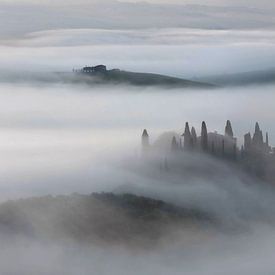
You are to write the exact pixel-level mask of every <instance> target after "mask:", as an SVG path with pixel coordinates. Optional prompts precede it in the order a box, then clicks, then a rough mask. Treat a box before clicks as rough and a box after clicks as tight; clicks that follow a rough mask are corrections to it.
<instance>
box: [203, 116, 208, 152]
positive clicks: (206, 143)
mask: <svg viewBox="0 0 275 275" xmlns="http://www.w3.org/2000/svg"><path fill="white" fill-rule="evenodd" d="M201 149H202V150H203V151H207V150H208V133H207V127H206V123H205V122H204V121H203V122H202V126H201Z"/></svg>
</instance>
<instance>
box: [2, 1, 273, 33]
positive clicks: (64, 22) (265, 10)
mask: <svg viewBox="0 0 275 275" xmlns="http://www.w3.org/2000/svg"><path fill="white" fill-rule="evenodd" d="M274 9H275V4H274V1H267V0H264V1H260V2H259V1H254V0H250V1H247V0H243V1H234V0H233V1H197V0H186V1H179V0H174V1H165V0H162V1H157V0H152V1H142V2H136V1H129V0H128V1H115V0H103V1H98V0H89V1H88V0H81V1H77V2H75V1H71V0H68V1H61V0H59V1H50V0H42V1H34V0H23V1H22V0H20V1H19V0H2V1H0V10H1V17H0V25H1V26H5V28H1V30H0V38H1V37H2V38H7V37H18V36H23V35H26V34H27V33H30V32H34V31H41V30H51V29H64V28H65V29H70V28H74V29H75V28H100V29H137V28H138V29H144V28H197V29H200V28H201V29H262V28H269V29H273V28H274V26H275V18H274ZM129 18H130V20H129Z"/></svg>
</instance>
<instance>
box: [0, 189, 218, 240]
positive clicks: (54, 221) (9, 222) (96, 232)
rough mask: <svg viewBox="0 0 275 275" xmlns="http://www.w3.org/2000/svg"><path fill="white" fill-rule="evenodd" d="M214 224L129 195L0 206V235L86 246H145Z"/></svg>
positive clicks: (49, 198)
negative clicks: (85, 244) (79, 243)
mask: <svg viewBox="0 0 275 275" xmlns="http://www.w3.org/2000/svg"><path fill="white" fill-rule="evenodd" d="M212 222H213V221H212V219H210V217H209V216H208V215H207V214H205V213H203V212H200V211H197V210H192V209H182V208H178V207H175V206H173V205H170V204H166V203H164V202H163V201H158V200H153V199H149V198H145V197H137V196H134V195H129V194H125V195H114V194H105V193H104V194H92V195H71V196H57V197H52V196H46V197H40V198H30V199H24V200H17V201H9V202H6V203H3V204H1V205H0V233H2V234H4V233H8V234H16V235H17V234H20V235H22V234H23V235H25V236H28V237H36V238H42V239H43V238H46V239H47V238H49V239H51V240H52V239H58V240H60V239H61V240H63V239H65V240H66V239H70V240H74V241H78V242H85V243H89V242H91V243H106V244H135V245H136V244H139V245H145V244H146V245H150V244H154V243H156V242H158V241H159V240H160V238H161V237H163V236H166V235H167V234H168V232H169V234H173V232H178V231H182V232H183V231H187V230H189V229H191V228H192V231H194V230H195V231H196V230H198V229H199V228H201V227H202V226H205V225H206V224H211V223H212Z"/></svg>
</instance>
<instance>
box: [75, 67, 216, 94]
mask: <svg viewBox="0 0 275 275" xmlns="http://www.w3.org/2000/svg"><path fill="white" fill-rule="evenodd" d="M80 80H81V81H85V82H87V83H91V84H92V83H96V84H125V85H133V86H163V87H168V88H194V89H211V88H215V85H212V84H209V83H204V82H196V81H192V80H186V79H181V78H177V77H171V76H166V75H161V74H154V73H141V72H129V71H121V70H119V69H114V70H107V69H106V67H105V66H104V65H98V66H95V67H84V68H83V69H82V70H80V71H77V72H76V73H75V75H74V81H80Z"/></svg>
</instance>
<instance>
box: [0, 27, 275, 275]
mask: <svg viewBox="0 0 275 275" xmlns="http://www.w3.org/2000/svg"><path fill="white" fill-rule="evenodd" d="M273 36H274V34H273V32H272V31H251V32H249V31H247V32H243V31H226V32H224V31H217V30H212V31H201V30H196V31H194V30H190V29H166V30H158V31H156V30H140V31H126V32H125V31H123V30H116V31H110V30H105V31H104V32H100V31H99V30H83V29H78V30H74V31H72V30H53V31H49V32H48V31H45V32H44V31H43V32H38V33H31V34H29V35H27V36H25V37H23V38H20V39H19V38H16V39H9V40H2V42H1V46H0V50H1V51H0V58H1V66H0V70H1V80H0V201H1V202H5V201H7V200H17V199H22V198H30V197H33V196H35V197H37V196H45V195H53V196H58V195H70V194H72V193H80V194H91V193H93V192H114V193H116V194H121V193H132V194H136V195H142V196H146V197H149V198H153V199H161V200H163V201H164V202H166V203H171V204H174V205H176V206H179V207H183V208H185V207H191V208H194V209H196V210H199V211H204V212H206V213H207V214H209V215H210V216H211V217H214V219H215V220H217V224H218V225H217V226H210V225H209V226H206V227H205V228H204V227H203V228H201V227H199V228H196V229H194V228H189V227H188V226H186V228H184V230H183V231H181V230H179V229H178V228H177V226H175V228H172V229H171V228H170V229H169V230H168V231H167V232H165V234H164V235H163V236H161V238H160V239H159V240H158V242H157V243H156V245H155V246H152V247H150V248H149V249H148V247H147V248H146V249H144V248H143V247H142V245H141V247H133V246H128V245H127V244H126V245H125V243H122V244H120V245H114V244H112V243H110V244H107V245H106V243H104V244H100V243H99V244H98V243H96V244H94V243H90V242H87V243H86V244H83V243H78V242H76V241H75V240H74V239H73V238H71V239H70V238H69V239H65V240H64V239H62V238H61V239H58V240H56V239H47V238H45V239H43V238H42V239H41V238H39V235H38V234H36V232H34V234H33V235H31V236H25V235H24V234H23V233H19V234H15V235H13V234H12V236H11V237H9V236H10V235H9V234H8V236H7V234H5V232H6V231H5V230H6V228H2V227H1V229H3V230H2V231H3V232H1V236H0V242H1V245H2V248H3V249H2V250H1V252H0V259H1V260H0V266H1V267H0V273H1V274H28V275H29V274H37V273H39V274H76V273H77V274H91V272H92V273H93V274H103V275H105V274H106V275H107V274H110V273H112V274H133V275H135V274H152V275H153V274H183V273H184V274H190V275H201V274H272V272H273V258H272V256H273V254H274V248H273V246H272V240H273V239H274V236H275V231H274V216H275V207H274V198H275V192H274V190H273V187H272V186H270V185H267V184H266V183H264V182H262V181H261V180H259V179H256V178H254V177H252V176H250V175H247V174H246V173H244V172H243V171H240V170H239V169H237V168H236V167H234V166H231V165H228V164H226V163H223V162H221V161H219V160H216V159H213V158H211V157H207V156H202V155H200V154H195V155H190V154H187V153H186V154H184V155H183V156H182V158H181V159H180V160H179V163H177V165H179V166H178V167H179V169H178V170H177V169H176V170H175V171H173V173H164V172H163V171H160V169H159V164H160V163H161V162H162V161H163V158H165V154H164V155H157V156H156V158H153V159H151V160H150V161H149V162H146V161H145V160H144V158H142V154H141V134H142V131H143V129H145V128H146V129H147V130H148V132H149V134H150V141H151V142H152V143H154V142H155V141H157V140H158V139H159V136H161V135H162V133H163V132H173V133H175V134H176V135H180V134H182V133H183V131H184V125H185V122H186V121H189V123H190V124H191V125H192V126H195V127H196V129H197V131H198V132H199V130H200V126H201V122H202V121H203V120H205V121H206V122H207V126H208V130H209V131H218V132H221V133H223V132H224V126H225V122H226V120H227V119H230V120H231V122H232V125H233V130H234V134H235V136H236V137H237V138H238V144H239V145H241V144H242V143H243V135H244V134H245V133H247V132H248V131H253V129H254V125H255V122H256V121H258V122H259V123H260V125H261V128H262V129H263V131H269V133H270V143H271V144H272V145H273V144H275V134H274V133H275V124H274V117H275V110H274V104H273V103H274V88H275V87H274V85H255V86H249V87H235V88H232V87H218V88H216V89H213V90H191V89H187V88H185V89H179V88H177V89H172V88H170V89H165V88H164V87H143V88H140V87H134V86H127V85H121V86H120V85H113V86H110V85H98V86H97V85H87V84H80V83H78V84H73V83H69V82H66V81H60V79H59V78H58V77H57V76H56V75H55V74H54V72H69V71H71V69H72V68H81V67H82V66H84V65H86V64H87V65H90V64H91V65H94V64H100V63H104V64H107V65H108V66H109V67H110V68H116V67H119V68H121V69H125V70H133V71H142V72H155V73H164V74H168V75H174V76H180V77H185V78H193V79H196V77H199V76H205V75H211V74H219V73H232V72H243V71H249V70H259V69H268V68H271V67H272V66H273V63H272V56H273V55H274V46H273V44H274V37H273ZM214 37H215V39H216V40H215V41H216V42H215V44H213V42H212V41H213V38H214ZM130 41H132V45H129V44H130ZM41 77H42V80H41ZM43 77H44V79H43ZM166 154H167V152H166ZM18 203H20V200H19V201H18ZM34 210H36V209H34ZM37 211H38V210H37ZM91 211H92V209H91ZM34 212H35V211H34ZM38 213H39V212H38ZM53 214H54V213H53ZM12 217H13V216H12ZM42 221H43V217H42ZM127 222H128V223H130V221H127ZM127 222H126V223H125V224H126V225H127V224H128V223H127ZM42 224H43V223H42ZM126 225H125V227H127V226H126ZM48 226H49V228H51V230H53V231H54V224H49V225H48ZM47 228H48V227H47ZM45 231H47V230H46V229H45ZM64 235H65V233H64ZM141 243H143V242H142V241H141ZM263 255H264V256H263Z"/></svg>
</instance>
